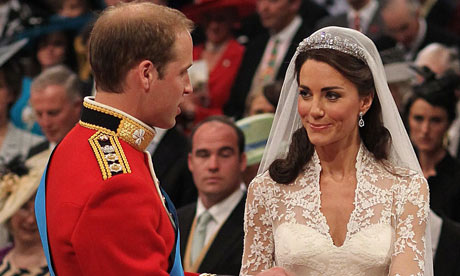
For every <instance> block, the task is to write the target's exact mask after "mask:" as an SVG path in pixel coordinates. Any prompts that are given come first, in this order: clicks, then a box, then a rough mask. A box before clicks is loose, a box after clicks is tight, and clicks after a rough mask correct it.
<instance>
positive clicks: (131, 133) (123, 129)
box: [80, 101, 155, 151]
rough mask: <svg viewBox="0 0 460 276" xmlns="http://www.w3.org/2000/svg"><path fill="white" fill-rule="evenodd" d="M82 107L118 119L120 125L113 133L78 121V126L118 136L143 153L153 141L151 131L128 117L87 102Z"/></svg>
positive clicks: (153, 133)
mask: <svg viewBox="0 0 460 276" xmlns="http://www.w3.org/2000/svg"><path fill="white" fill-rule="evenodd" d="M83 105H84V106H85V107H86V108H88V109H92V110H95V111H97V112H101V113H104V114H108V115H110V116H114V117H116V118H119V119H120V124H119V125H118V128H117V131H116V132H114V131H113V130H110V129H107V128H104V127H102V126H98V125H94V124H90V123H86V122H82V121H80V125H82V126H84V127H87V128H90V129H94V130H101V131H104V132H106V133H110V134H111V135H114V136H118V137H120V138H121V139H122V140H123V141H125V142H127V143H128V144H130V145H131V146H132V147H134V148H135V149H137V150H140V151H145V149H146V148H147V146H148V145H149V144H150V142H151V141H152V140H153V137H154V136H155V132H153V131H152V130H151V129H148V128H146V127H144V126H143V125H142V124H140V123H139V122H136V121H135V120H133V119H131V118H129V117H128V116H125V115H123V114H121V113H118V112H115V111H113V110H110V109H107V108H104V107H101V106H98V105H95V104H91V103H88V102H86V101H85V102H84V103H83Z"/></svg>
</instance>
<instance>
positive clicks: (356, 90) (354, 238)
mask: <svg viewBox="0 0 460 276" xmlns="http://www.w3.org/2000/svg"><path fill="white" fill-rule="evenodd" d="M259 173H260V174H259V175H258V176H257V177H256V178H255V179H254V180H253V182H252V183H251V185H250V186H249V190H248V197H247V202H246V213H245V224H244V230H245V242H244V253H243V262H242V263H243V264H242V268H241V273H240V274H241V275H255V274H258V273H260V272H263V271H265V272H263V273H262V274H265V275H275V274H276V272H280V271H281V272H283V273H286V274H287V275H299V276H300V275H334V276H336V275H366V276H368V275H371V276H374V275H375V276H381V275H401V276H403V275H417V276H418V275H432V259H431V245H430V242H429V241H430V239H429V227H427V225H429V222H428V214H429V202H428V201H429V195H428V185H427V182H426V180H425V178H424V177H423V175H422V174H421V170H420V166H419V164H418V162H417V158H416V156H415V154H414V151H413V149H412V146H411V144H410V140H409V138H408V136H407V133H406V132H405V129H404V126H403V124H402V121H401V118H400V116H399V113H398V110H397V108H396V105H395V103H394V101H393V99H392V96H391V93H390V91H389V89H388V86H387V83H386V78H385V74H384V71H383V65H382V62H381V59H380V56H379V55H378V52H377V50H376V48H375V46H374V44H373V43H372V41H371V40H370V39H368V38H367V37H366V36H364V35H363V34H361V33H359V32H357V31H354V30H351V29H345V28H339V27H327V28H324V29H321V30H319V31H317V32H315V33H314V34H313V35H311V36H310V37H309V38H307V39H305V40H304V41H303V42H301V43H300V45H299V47H298V48H297V52H296V54H295V55H294V57H293V58H292V60H291V64H290V65H289V69H288V71H287V73H286V79H285V82H284V85H283V89H282V92H281V97H280V104H279V105H278V108H277V113H276V116H275V122H274V124H273V127H272V131H271V134H270V138H269V141H268V144H267V147H266V151H265V154H264V158H263V160H262V163H261V166H260V168H259ZM273 267H281V269H280V268H275V269H271V268H273ZM283 270H284V271H283ZM280 275H281V274H280ZM283 275H285V274H283Z"/></svg>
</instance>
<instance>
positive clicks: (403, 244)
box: [389, 175, 429, 276]
mask: <svg viewBox="0 0 460 276" xmlns="http://www.w3.org/2000/svg"><path fill="white" fill-rule="evenodd" d="M394 193H395V197H394V198H395V202H394V203H395V205H394V208H395V209H394V214H393V215H394V216H395V223H396V225H395V226H396V229H395V244H394V251H393V256H392V259H391V267H390V274H389V275H391V276H393V275H395V276H409V275H410V276H419V275H420V276H423V275H424V268H425V263H424V260H425V249H426V238H425V234H426V227H427V221H428V214H429V195H428V185H427V182H426V180H425V178H423V177H422V176H420V175H416V176H411V177H409V178H406V179H404V180H403V181H401V183H400V184H399V185H396V189H395V190H394Z"/></svg>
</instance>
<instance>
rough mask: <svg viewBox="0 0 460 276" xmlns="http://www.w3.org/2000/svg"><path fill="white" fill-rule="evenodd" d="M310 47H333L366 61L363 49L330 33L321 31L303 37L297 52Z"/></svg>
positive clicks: (310, 48)
mask: <svg viewBox="0 0 460 276" xmlns="http://www.w3.org/2000/svg"><path fill="white" fill-rule="evenodd" d="M312 49H333V50H337V51H340V52H343V53H345V54H349V55H352V56H354V57H356V58H358V59H360V60H362V61H364V62H365V63H366V58H365V55H364V50H363V49H362V48H361V47H359V45H358V44H356V43H353V42H352V41H350V40H348V39H346V38H341V37H339V36H332V35H331V34H330V33H326V32H321V33H318V34H315V35H312V36H309V37H307V38H305V39H304V40H303V41H302V42H300V43H299V47H297V52H305V51H308V50H312Z"/></svg>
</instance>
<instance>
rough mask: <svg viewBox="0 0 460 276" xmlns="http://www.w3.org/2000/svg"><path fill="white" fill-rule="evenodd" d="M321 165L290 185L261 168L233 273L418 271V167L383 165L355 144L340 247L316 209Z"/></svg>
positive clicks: (315, 162) (421, 203)
mask: <svg viewBox="0 0 460 276" xmlns="http://www.w3.org/2000/svg"><path fill="white" fill-rule="evenodd" d="M320 173H321V165H320V161H319V158H318V156H317V154H316V153H314V155H313V157H312V160H311V161H310V162H309V163H308V164H307V165H306V167H305V169H304V171H303V172H302V173H301V175H300V176H299V177H298V178H297V179H296V180H295V182H294V183H293V184H290V185H283V184H277V183H276V182H274V181H273V180H272V179H271V178H270V175H269V174H268V172H265V173H264V174H261V175H259V176H257V177H256V178H255V179H254V180H253V182H252V183H251V185H250V186H249V190H248V198H247V201H246V211H245V223H244V231H245V247H244V254H243V265H242V268H241V275H254V274H257V273H258V272H261V271H263V270H265V269H268V268H271V267H273V266H281V267H283V268H285V269H286V270H287V271H289V272H290V273H293V274H294V275H299V276H300V275H366V276H367V275H423V270H424V255H425V236H424V235H425V229H426V223H427V217H428V213H429V202H428V201H429V197H428V186H427V183H426V180H425V179H424V178H423V176H421V175H420V174H418V173H416V172H413V171H410V170H407V169H402V168H396V167H394V166H389V165H388V164H386V165H383V164H382V163H381V162H378V161H376V160H375V159H374V158H373V155H372V154H371V153H370V152H369V151H367V150H366V148H365V147H364V146H363V145H361V147H360V150H359V152H358V155H357V159H356V179H357V186H356V190H355V199H354V210H353V211H352V213H351V215H350V219H349V222H348V224H347V234H346V238H345V241H344V243H343V245H342V246H336V245H334V243H333V240H332V238H331V235H330V232H329V226H328V224H327V221H326V217H325V216H324V215H323V214H322V212H321V209H320V208H321V199H320V195H321V192H320V189H319V179H320Z"/></svg>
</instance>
